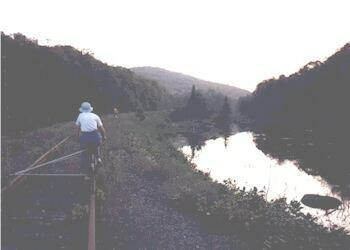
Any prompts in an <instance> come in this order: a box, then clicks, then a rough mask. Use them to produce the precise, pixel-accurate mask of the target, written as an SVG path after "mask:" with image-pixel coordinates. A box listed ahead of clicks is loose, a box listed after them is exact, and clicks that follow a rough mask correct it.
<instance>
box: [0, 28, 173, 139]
mask: <svg viewBox="0 0 350 250" xmlns="http://www.w3.org/2000/svg"><path fill="white" fill-rule="evenodd" d="M1 50H2V54H1V60H2V65H1V66H2V67H1V73H2V74H1V77H2V79H1V80H2V81H1V82H2V85H1V92H2V93H1V96H2V103H1V104H2V114H1V118H2V133H3V134H7V133H11V132H18V131H20V130H28V129H33V128H38V127H43V126H48V125H51V124H55V123H57V122H61V121H68V120H72V119H75V116H76V115H77V113H78V108H79V105H80V103H81V102H82V101H85V100H88V101H90V102H92V103H93V105H94V108H95V110H96V111H97V112H98V113H111V112H112V110H113V108H114V107H118V108H119V110H121V111H133V110H135V109H136V108H142V109H144V110H155V109H157V108H159V106H160V105H162V100H166V99H167V93H166V91H165V90H164V89H163V88H161V87H160V86H159V85H158V84H157V83H156V82H155V81H152V80H148V79H144V78H142V77H140V76H137V75H135V74H134V73H133V72H132V71H130V70H128V69H126V68H122V67H112V66H109V65H107V64H104V63H102V62H101V61H98V60H96V59H95V58H94V57H93V56H92V55H90V54H89V53H84V52H82V51H79V50H76V49H74V48H73V47H70V46H55V47H46V46H40V45H38V43H37V42H36V41H35V40H31V39H28V38H26V37H25V36H24V35H21V34H15V35H13V36H8V35H5V34H4V33H1Z"/></svg>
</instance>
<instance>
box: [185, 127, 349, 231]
mask: <svg viewBox="0 0 350 250" xmlns="http://www.w3.org/2000/svg"><path fill="white" fill-rule="evenodd" d="M182 151H183V152H184V153H185V154H186V155H187V156H188V157H190V158H191V155H192V151H191V147H190V146H185V147H183V148H182ZM192 161H193V162H194V163H195V164H196V165H197V168H198V169H200V170H202V171H204V172H210V176H211V177H212V178H213V179H215V180H218V181H220V182H222V181H223V180H225V179H228V178H231V179H232V180H234V181H235V182H236V184H237V185H238V186H239V187H246V188H247V189H251V188H253V187H257V188H258V189H259V190H265V191H266V196H267V197H266V198H267V200H272V199H276V198H279V197H286V198H287V200H288V201H291V200H298V201H300V200H301V198H302V197H303V195H304V194H320V195H328V196H333V197H336V198H338V199H340V200H341V197H339V195H338V194H334V193H332V188H331V187H330V186H329V185H328V184H327V183H326V181H325V180H324V179H323V178H321V177H319V176H312V175H308V174H307V173H306V172H304V171H302V170H300V169H299V168H298V163H297V162H294V161H289V160H286V161H284V162H280V161H277V160H275V159H273V158H271V157H269V156H268V155H266V154H264V153H263V152H262V151H261V150H259V149H258V148H257V147H256V145H255V143H254V138H253V134H252V133H250V132H242V133H238V134H235V135H233V136H231V137H230V138H229V139H228V142H227V147H225V143H224V139H222V138H219V139H215V140H208V141H206V144H205V146H203V147H202V148H201V150H200V151H196V153H195V155H194V157H193V158H192ZM303 212H305V213H306V212H308V213H310V214H312V215H315V216H318V217H319V221H320V222H322V223H324V224H325V225H331V224H337V225H341V226H344V227H346V228H347V229H348V230H350V201H349V200H347V201H344V209H343V210H339V211H336V212H334V213H332V214H330V215H328V216H324V214H325V212H324V211H322V210H319V209H312V208H307V207H305V208H304V209H303Z"/></svg>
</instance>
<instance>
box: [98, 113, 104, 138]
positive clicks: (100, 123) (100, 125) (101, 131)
mask: <svg viewBox="0 0 350 250" xmlns="http://www.w3.org/2000/svg"><path fill="white" fill-rule="evenodd" d="M96 122H97V128H98V130H99V131H100V133H101V136H102V140H104V141H105V140H106V130H105V128H104V127H103V124H102V121H101V119H100V117H99V116H98V115H96Z"/></svg>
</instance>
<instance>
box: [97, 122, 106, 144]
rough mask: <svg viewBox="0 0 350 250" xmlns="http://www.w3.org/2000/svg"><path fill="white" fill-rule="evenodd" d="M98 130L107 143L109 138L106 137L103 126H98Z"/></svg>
mask: <svg viewBox="0 0 350 250" xmlns="http://www.w3.org/2000/svg"><path fill="white" fill-rule="evenodd" d="M98 130H99V131H100V133H101V135H102V139H103V140H104V141H105V140H106V139H107V137H106V130H105V128H104V127H103V125H101V126H98Z"/></svg>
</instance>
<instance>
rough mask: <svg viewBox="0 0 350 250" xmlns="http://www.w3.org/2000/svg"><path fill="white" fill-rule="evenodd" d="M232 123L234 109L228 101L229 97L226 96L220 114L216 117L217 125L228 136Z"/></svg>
mask: <svg viewBox="0 0 350 250" xmlns="http://www.w3.org/2000/svg"><path fill="white" fill-rule="evenodd" d="M231 124H232V110H231V107H230V104H229V102H228V98H227V97H225V100H224V104H223V105H222V108H221V111H220V113H219V115H218V116H217V117H216V119H215V126H216V127H217V128H218V129H220V130H221V132H222V133H223V134H224V135H225V136H228V135H229V134H230V132H231V131H230V130H231Z"/></svg>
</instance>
